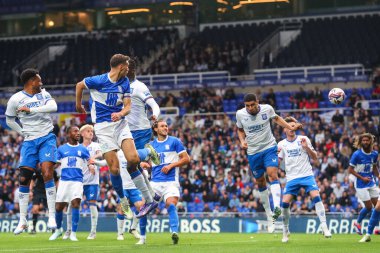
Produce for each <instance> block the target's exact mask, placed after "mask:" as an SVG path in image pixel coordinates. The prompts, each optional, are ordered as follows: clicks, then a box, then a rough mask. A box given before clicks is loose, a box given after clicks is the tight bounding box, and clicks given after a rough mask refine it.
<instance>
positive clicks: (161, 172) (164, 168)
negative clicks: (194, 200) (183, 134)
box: [150, 120, 190, 244]
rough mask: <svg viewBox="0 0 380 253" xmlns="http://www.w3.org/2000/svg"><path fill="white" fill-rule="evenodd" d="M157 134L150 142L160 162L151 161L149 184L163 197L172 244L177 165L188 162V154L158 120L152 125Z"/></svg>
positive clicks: (177, 193)
mask: <svg viewBox="0 0 380 253" xmlns="http://www.w3.org/2000/svg"><path fill="white" fill-rule="evenodd" d="M153 131H154V135H155V136H157V138H155V139H154V140H153V141H151V142H150V144H151V145H152V146H153V147H154V148H155V149H156V150H157V152H158V153H159V154H160V160H161V161H160V164H155V163H154V162H153V161H152V178H151V181H152V182H151V184H152V187H153V190H154V191H155V192H157V193H158V194H159V195H160V196H162V197H163V199H164V201H165V204H166V205H165V206H166V209H167V210H168V214H169V226H170V230H171V232H172V236H171V238H172V241H173V244H178V240H179V237H178V232H179V231H178V221H179V219H178V213H177V207H176V206H177V203H178V199H179V196H180V184H179V167H182V166H184V165H186V164H189V163H190V156H189V154H188V153H187V151H186V148H185V147H184V146H183V144H182V142H181V140H180V139H178V138H176V137H173V136H170V135H169V134H168V132H169V129H168V124H167V123H166V122H165V121H164V120H158V121H157V122H156V123H155V124H154V125H153Z"/></svg>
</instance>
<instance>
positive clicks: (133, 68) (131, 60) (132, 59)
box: [128, 57, 139, 72]
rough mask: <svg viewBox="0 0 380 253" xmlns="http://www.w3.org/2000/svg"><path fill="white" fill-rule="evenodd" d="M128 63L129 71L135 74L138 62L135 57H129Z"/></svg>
mask: <svg viewBox="0 0 380 253" xmlns="http://www.w3.org/2000/svg"><path fill="white" fill-rule="evenodd" d="M128 63H129V71H134V72H136V69H137V66H138V65H139V61H138V59H137V57H130V58H129V61H128Z"/></svg>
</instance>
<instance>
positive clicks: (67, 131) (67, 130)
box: [66, 125, 78, 134]
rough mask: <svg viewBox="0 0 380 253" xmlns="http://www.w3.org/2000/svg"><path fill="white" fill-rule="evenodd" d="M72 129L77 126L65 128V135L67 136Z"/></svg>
mask: <svg viewBox="0 0 380 253" xmlns="http://www.w3.org/2000/svg"><path fill="white" fill-rule="evenodd" d="M74 127H78V126H77V125H71V126H68V127H67V128H66V134H69V133H70V131H71V129H72V128H74Z"/></svg>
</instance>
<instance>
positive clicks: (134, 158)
mask: <svg viewBox="0 0 380 253" xmlns="http://www.w3.org/2000/svg"><path fill="white" fill-rule="evenodd" d="M128 60H129V57H128V56H125V55H122V54H116V55H114V56H112V57H111V60H110V67H111V70H110V72H109V73H105V74H102V75H98V76H92V77H87V78H85V79H84V80H83V81H81V82H79V83H78V84H77V86H76V109H77V111H78V112H80V113H86V111H85V109H84V107H83V105H82V94H83V91H84V89H86V88H87V89H89V90H90V96H91V98H92V101H93V102H92V105H91V118H92V121H93V123H94V124H95V125H94V130H95V134H96V135H97V137H98V139H99V143H100V147H101V149H102V153H103V156H104V158H105V159H106V161H107V164H108V166H109V168H110V172H111V181H112V185H113V187H114V188H115V191H116V192H117V194H118V196H119V198H120V203H121V206H122V209H123V211H124V213H127V212H128V209H129V203H128V199H127V198H126V197H125V196H124V192H123V184H122V179H121V176H120V164H119V159H118V158H117V154H116V152H117V151H118V150H119V149H120V148H121V149H122V150H123V152H124V155H125V158H126V159H127V160H128V172H129V174H130V175H131V178H132V180H133V182H134V183H135V185H136V187H137V188H138V189H139V190H140V191H141V192H142V194H143V196H144V199H145V201H146V203H145V204H144V206H143V207H142V208H141V210H140V213H139V214H140V215H141V216H145V215H146V214H148V213H149V212H150V211H152V210H154V209H155V208H156V207H157V205H158V204H157V202H156V201H154V199H153V196H152V194H151V192H150V191H149V189H148V187H147V185H146V182H145V179H144V177H143V176H142V174H141V172H140V171H139V169H138V164H139V163H140V158H139V155H138V153H137V151H136V148H135V143H134V141H133V137H132V134H131V132H130V130H129V126H128V123H127V120H125V116H126V115H128V114H129V113H130V110H131V98H130V85H129V80H128V78H127V77H126V75H127V73H128V67H129V63H128Z"/></svg>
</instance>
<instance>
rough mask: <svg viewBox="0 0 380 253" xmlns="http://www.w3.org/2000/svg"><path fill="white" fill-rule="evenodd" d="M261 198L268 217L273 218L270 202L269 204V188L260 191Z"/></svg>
mask: <svg viewBox="0 0 380 253" xmlns="http://www.w3.org/2000/svg"><path fill="white" fill-rule="evenodd" d="M260 200H261V203H262V204H263V207H264V209H265V213H266V214H267V217H268V219H269V218H272V210H271V209H270V204H269V193H268V189H266V190H265V191H261V192H260Z"/></svg>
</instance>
